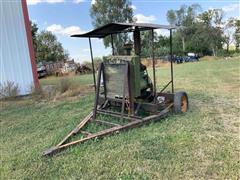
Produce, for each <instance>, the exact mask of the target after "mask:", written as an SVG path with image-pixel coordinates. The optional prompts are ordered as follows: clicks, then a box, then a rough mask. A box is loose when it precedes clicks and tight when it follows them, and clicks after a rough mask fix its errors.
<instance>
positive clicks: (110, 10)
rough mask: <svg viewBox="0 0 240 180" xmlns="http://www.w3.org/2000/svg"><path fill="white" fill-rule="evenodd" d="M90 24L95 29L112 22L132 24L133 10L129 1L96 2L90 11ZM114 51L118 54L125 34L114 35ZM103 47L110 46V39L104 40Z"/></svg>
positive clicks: (124, 40) (126, 37) (125, 37)
mask: <svg viewBox="0 0 240 180" xmlns="http://www.w3.org/2000/svg"><path fill="white" fill-rule="evenodd" d="M90 14H91V18H92V24H93V26H94V27H95V28H97V27H100V26H103V25H105V24H108V23H112V22H132V19H133V10H132V8H131V3H130V1H129V0H96V1H95V3H94V4H93V5H92V7H91V10H90ZM113 37H114V49H115V53H116V54H120V53H121V50H122V47H123V45H124V43H125V42H126V41H127V40H128V36H127V34H117V35H114V36H113ZM104 45H105V47H110V46H111V39H110V37H106V38H104Z"/></svg>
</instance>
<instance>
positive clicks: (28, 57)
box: [0, 0, 39, 95]
mask: <svg viewBox="0 0 240 180" xmlns="http://www.w3.org/2000/svg"><path fill="white" fill-rule="evenodd" d="M30 28H31V27H30V22H29V16H28V11H27V3H26V0H14V1H9V0H0V41H1V43H0V76H1V77H0V85H2V86H3V85H4V84H5V83H6V82H7V81H8V82H13V83H14V84H16V85H18V87H19V90H20V92H19V94H20V95H25V94H29V92H30V88H31V87H32V86H38V85H39V81H38V76H37V69H36V63H35V55H34V49H33V43H32V35H31V29H30Z"/></svg>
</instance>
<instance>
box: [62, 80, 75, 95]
mask: <svg viewBox="0 0 240 180" xmlns="http://www.w3.org/2000/svg"><path fill="white" fill-rule="evenodd" d="M72 85H73V82H72V81H71V80H70V79H69V78H61V79H60V81H59V84H58V89H59V91H60V92H61V93H64V92H66V91H67V90H69V89H70V88H71V87H72Z"/></svg>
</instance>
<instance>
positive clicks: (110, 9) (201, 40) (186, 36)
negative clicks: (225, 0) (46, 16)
mask: <svg viewBox="0 0 240 180" xmlns="http://www.w3.org/2000/svg"><path fill="white" fill-rule="evenodd" d="M109 4H111V6H109ZM90 14H91V17H92V24H93V26H94V27H95V28H97V27H100V26H102V25H105V24H107V23H111V22H135V21H136V19H134V17H133V9H132V8H131V1H129V0H120V1H119V0H105V1H102V0H96V2H95V4H93V5H92V7H91V9H90ZM166 18H167V21H168V22H169V24H170V25H176V26H178V28H177V30H175V31H174V32H173V52H174V54H176V55H184V54H186V53H187V52H194V53H198V54H199V55H214V56H217V55H228V54H229V47H230V44H233V43H234V44H235V50H236V51H239V44H240V20H237V19H236V18H228V19H227V20H225V18H224V11H223V10H222V9H209V10H207V11H203V12H202V8H201V6H200V5H199V4H192V5H190V6H186V5H182V6H181V7H180V8H179V9H178V10H169V11H168V12H167V14H166ZM130 39H131V37H129V36H128V35H126V34H118V35H115V37H114V49H115V50H116V52H115V53H116V54H120V53H121V49H122V47H123V44H124V42H128V41H130ZM150 41H151V32H148V31H145V32H142V40H141V47H142V51H141V56H143V57H149V56H151V49H149V47H150V46H149V45H150V43H151V42H150ZM154 41H155V51H156V55H157V56H163V55H167V54H169V41H170V40H169V36H163V35H161V34H157V33H156V32H155V39H154ZM104 45H105V47H110V46H111V41H110V39H109V37H106V38H105V39H104ZM224 46H226V48H225V49H226V50H225V49H224Z"/></svg>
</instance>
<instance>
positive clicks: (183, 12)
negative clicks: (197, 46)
mask: <svg viewBox="0 0 240 180" xmlns="http://www.w3.org/2000/svg"><path fill="white" fill-rule="evenodd" d="M200 9H201V7H200V5H198V4H192V5H191V6H186V5H182V6H181V8H180V9H179V10H169V11H168V12H167V20H168V22H169V23H170V24H171V25H177V26H180V27H181V28H180V29H179V30H178V32H179V33H180V37H181V41H182V51H183V52H185V51H186V38H188V36H187V35H188V34H189V32H188V27H190V26H192V25H194V23H195V19H196V17H197V15H198V12H199V10H200Z"/></svg>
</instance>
